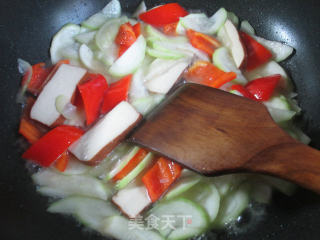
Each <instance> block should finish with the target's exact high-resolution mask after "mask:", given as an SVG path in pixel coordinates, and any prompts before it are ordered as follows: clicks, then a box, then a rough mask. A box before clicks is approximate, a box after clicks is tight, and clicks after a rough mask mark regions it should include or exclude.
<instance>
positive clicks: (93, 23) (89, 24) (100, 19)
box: [81, 12, 108, 30]
mask: <svg viewBox="0 0 320 240" xmlns="http://www.w3.org/2000/svg"><path fill="white" fill-rule="evenodd" d="M107 20H108V17H107V16H106V15H104V14H103V13H101V12H98V13H96V14H94V15H92V16H91V17H89V18H88V19H87V20H85V21H83V22H82V23H81V26H83V27H85V28H88V29H90V30H97V29H99V28H100V27H101V26H102V25H103V24H104V23H105V22H106V21H107Z"/></svg>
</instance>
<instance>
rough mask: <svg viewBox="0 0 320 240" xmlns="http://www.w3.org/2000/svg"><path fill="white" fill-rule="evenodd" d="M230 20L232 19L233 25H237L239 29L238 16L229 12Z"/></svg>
mask: <svg viewBox="0 0 320 240" xmlns="http://www.w3.org/2000/svg"><path fill="white" fill-rule="evenodd" d="M228 19H230V21H231V22H232V23H233V25H235V26H236V27H238V25H239V18H238V16H237V15H236V14H235V13H233V12H228Z"/></svg>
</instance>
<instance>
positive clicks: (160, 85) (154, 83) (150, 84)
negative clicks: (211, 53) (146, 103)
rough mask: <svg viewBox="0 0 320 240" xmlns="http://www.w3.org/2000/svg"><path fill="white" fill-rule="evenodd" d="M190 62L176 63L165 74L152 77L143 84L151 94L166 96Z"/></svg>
mask: <svg viewBox="0 0 320 240" xmlns="http://www.w3.org/2000/svg"><path fill="white" fill-rule="evenodd" d="M189 63H190V61H189V60H186V61H177V63H176V64H175V65H173V66H172V67H170V68H169V69H168V70H167V71H166V72H164V73H162V74H159V75H157V76H154V77H153V78H152V79H150V80H149V81H147V82H146V83H145V86H146V87H147V88H148V90H150V91H151V92H155V93H161V94H166V93H167V92H168V91H169V90H170V89H171V88H172V86H173V85H174V84H175V83H176V81H177V80H178V79H179V77H180V75H181V74H182V72H183V71H184V70H185V69H186V68H187V66H188V65H189Z"/></svg>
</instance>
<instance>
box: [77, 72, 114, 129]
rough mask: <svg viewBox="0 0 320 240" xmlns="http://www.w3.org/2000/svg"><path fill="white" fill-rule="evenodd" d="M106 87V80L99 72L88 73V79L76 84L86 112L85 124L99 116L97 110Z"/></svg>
mask: <svg viewBox="0 0 320 240" xmlns="http://www.w3.org/2000/svg"><path fill="white" fill-rule="evenodd" d="M107 88H108V83H107V80H106V79H105V77H104V76H102V75H101V74H90V76H89V80H88V81H87V82H85V83H83V84H81V85H79V86H78V89H79V92H80V95H81V98H82V102H83V105H84V110H85V113H86V119H87V125H90V124H91V123H93V122H94V121H95V120H96V119H97V118H98V117H99V113H100V111H99V110H100V107H101V104H102V100H103V96H104V93H105V91H106V90H107Z"/></svg>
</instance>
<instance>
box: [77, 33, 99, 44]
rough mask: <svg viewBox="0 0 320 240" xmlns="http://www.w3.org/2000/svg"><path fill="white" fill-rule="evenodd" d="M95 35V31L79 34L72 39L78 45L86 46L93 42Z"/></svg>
mask: <svg viewBox="0 0 320 240" xmlns="http://www.w3.org/2000/svg"><path fill="white" fill-rule="evenodd" d="M96 33H97V31H92V32H84V33H79V34H78V35H76V36H75V37H74V39H75V40H76V41H77V42H79V43H84V44H87V45H88V44H89V43H90V42H92V41H93V40H94V37H95V36H96Z"/></svg>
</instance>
